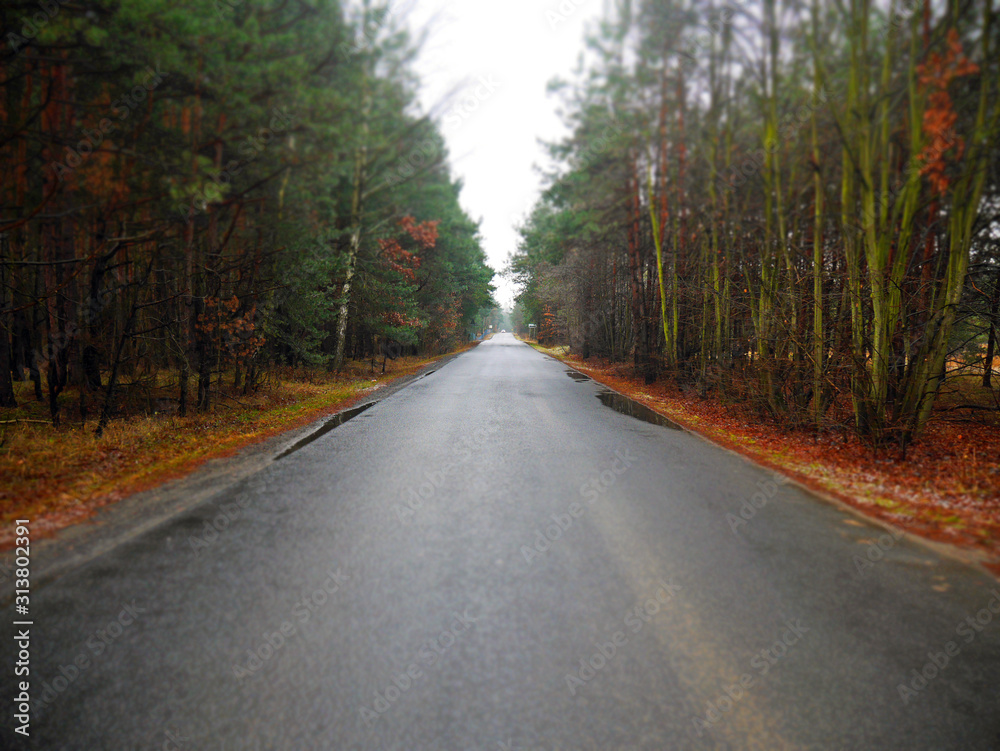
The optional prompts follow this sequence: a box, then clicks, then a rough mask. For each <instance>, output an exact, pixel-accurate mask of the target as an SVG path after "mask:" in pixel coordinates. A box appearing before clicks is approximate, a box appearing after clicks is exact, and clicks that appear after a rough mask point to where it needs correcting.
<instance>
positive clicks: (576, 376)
mask: <svg viewBox="0 0 1000 751" xmlns="http://www.w3.org/2000/svg"><path fill="white" fill-rule="evenodd" d="M566 375H568V376H569V377H570V378H572V379H573V380H574V381H576V382H577V383H583V382H584V381H589V380H590V376H585V375H584V374H583V373H581V372H580V371H579V370H567V371H566Z"/></svg>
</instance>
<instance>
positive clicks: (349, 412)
mask: <svg viewBox="0 0 1000 751" xmlns="http://www.w3.org/2000/svg"><path fill="white" fill-rule="evenodd" d="M428 375H429V374H428ZM376 404H378V402H369V403H368V404H362V405H361V406H360V407H354V408H352V409H345V410H344V411H343V412H338V413H337V414H335V415H334V416H333V417H331V418H330V419H329V420H327V421H326V422H325V423H323V426H322V427H320V428H317V429H316V430H314V431H313V432H312V433H310V434H309V435H307V436H306V437H305V438H303V439H302V440H300V441H296V442H295V443H293V444H292V445H291V446H289V447H288V448H287V449H285V450H284V451H282V452H281V453H280V454H278V455H277V456H276V457H274V460H275V461H278V459H284V458H285V457H286V456H288V455H289V454H291V453H292V452H294V451H298V450H299V449H300V448H303V447H304V446H308V445H309V444H310V443H312V442H313V441H315V440H316V439H317V438H321V437H322V436H325V435H326V434H327V433H329V432H330V431H331V430H333V429H334V428H339V427H340V426H341V425H343V424H344V423H345V422H347V421H348V420H350V419H352V418H354V417H357V416H358V415H360V414H361V413H362V412H364V411H365V410H366V409H369V408H370V407H374V406H375V405H376Z"/></svg>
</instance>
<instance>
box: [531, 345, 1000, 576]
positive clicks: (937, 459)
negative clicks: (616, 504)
mask: <svg viewBox="0 0 1000 751" xmlns="http://www.w3.org/2000/svg"><path fill="white" fill-rule="evenodd" d="M527 343H528V344H530V345H531V346H533V347H535V348H536V349H538V350H539V351H541V352H543V353H545V354H547V355H550V356H552V357H555V358H557V359H559V360H561V361H563V362H565V363H567V364H568V365H571V366H572V367H574V368H576V369H578V370H580V371H582V372H584V373H586V374H587V375H589V376H590V377H591V378H593V379H594V380H595V381H597V382H599V383H602V384H604V385H606V386H610V387H611V388H613V389H615V390H617V391H620V392H622V393H624V394H627V395H628V396H630V397H631V398H633V399H636V400H637V401H639V402H642V403H643V404H645V405H646V406H648V407H650V408H652V409H654V410H656V411H657V412H660V413H661V414H663V415H665V416H666V417H668V418H670V419H671V420H673V421H675V422H677V423H679V424H681V425H683V426H684V427H686V428H688V429H689V430H691V431H692V432H695V433H699V434H701V435H703V436H705V437H706V438H709V439H710V440H712V441H714V442H716V443H719V444H721V445H722V446H725V447H726V448H729V449H731V450H734V451H736V452H737V453H740V454H743V455H744V456H747V457H748V458H751V459H753V460H754V461H756V462H758V463H760V464H763V465H765V466H767V467H770V468H772V469H775V470H777V471H780V472H783V473H784V474H787V475H789V476H790V477H792V478H794V479H795V480H797V481H798V482H800V483H802V484H803V485H805V486H807V487H810V488H812V489H814V490H817V491H819V492H821V493H825V494H827V495H830V496H833V497H835V498H837V499H839V500H841V501H843V502H845V503H847V504H849V505H851V506H853V507H854V508H857V509H859V510H861V511H863V512H864V513H866V514H868V515H870V516H872V517H875V518H877V519H880V520H883V521H886V522H889V523H892V524H895V525H897V526H899V527H900V528H902V529H905V530H907V531H909V532H912V533H915V534H918V535H921V536H923V537H926V538H928V539H932V540H935V541H939V542H947V543H951V544H955V545H958V546H961V547H964V548H966V549H971V550H977V551H979V552H981V553H982V554H984V556H985V557H986V558H988V559H990V560H991V561H992V563H988V564H987V566H988V567H989V568H990V569H991V570H993V571H994V572H996V573H1000V416H998V415H997V414H996V413H995V412H987V411H971V412H968V411H966V412H961V411H958V412H956V410H955V407H956V406H957V405H968V404H976V405H982V406H983V407H989V406H990V405H991V404H993V406H995V402H994V401H993V400H994V399H995V398H996V397H995V395H993V394H991V393H990V392H989V391H988V390H987V389H983V388H982V385H981V383H980V382H979V379H978V377H973V376H970V377H967V378H964V377H963V378H958V379H955V381H954V382H953V383H952V384H951V387H950V388H949V390H948V392H947V393H945V394H943V395H942V397H941V399H940V400H939V404H938V405H937V408H936V410H935V415H934V417H933V418H932V420H931V421H930V423H929V424H928V425H927V428H926V429H925V431H924V433H923V434H922V435H921V437H920V439H919V440H918V441H917V442H916V443H914V444H912V445H911V446H910V447H909V448H908V450H907V454H906V458H905V459H904V458H903V457H902V455H901V454H900V452H899V450H898V449H896V448H887V449H882V450H879V451H875V450H873V449H872V447H871V446H870V445H868V444H866V443H865V442H864V441H862V440H860V439H859V438H858V437H857V436H856V435H854V434H853V433H852V432H851V431H850V430H847V429H838V430H825V431H822V432H817V431H815V430H813V429H811V428H799V429H796V428H789V427H788V426H786V425H780V424H778V423H777V422H774V421H772V420H769V419H767V418H762V417H761V415H759V414H756V413H753V412H752V411H751V410H750V409H749V408H747V407H745V406H741V405H738V404H733V403H732V402H729V403H723V402H722V401H721V400H716V399H712V398H710V397H709V398H701V397H699V396H698V395H697V394H695V393H693V392H691V391H684V390H681V389H680V388H678V387H676V386H675V385H673V384H672V383H669V382H667V381H665V380H660V381H657V382H656V383H655V384H653V385H646V384H644V383H643V382H642V380H641V379H638V378H635V377H634V376H633V375H632V373H631V367H630V366H629V364H627V363H610V362H606V361H601V360H598V359H596V358H591V359H590V360H588V361H586V362H585V361H582V360H580V359H578V358H576V357H574V356H572V355H570V354H568V353H567V352H566V350H565V348H548V347H542V346H540V345H538V344H536V343H534V342H527ZM959 414H961V415H962V416H961V417H959V416H958V415H959Z"/></svg>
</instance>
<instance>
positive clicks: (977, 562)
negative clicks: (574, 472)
mask: <svg viewBox="0 0 1000 751" xmlns="http://www.w3.org/2000/svg"><path fill="white" fill-rule="evenodd" d="M521 341H522V342H523V343H524V344H527V345H528V346H529V347H531V348H532V349H534V350H535V351H536V352H538V353H539V354H540V355H543V356H545V357H549V358H551V359H553V360H555V361H556V362H558V363H559V364H560V365H564V366H566V367H567V368H571V369H572V370H575V371H576V372H577V373H581V374H582V375H585V376H586V377H587V378H589V379H590V380H592V381H593V382H594V383H597V384H600V385H601V386H602V387H603V388H606V389H608V390H609V391H613V392H614V393H616V394H620V395H621V396H623V397H625V398H626V399H632V400H633V401H635V400H634V398H633V397H631V396H629V395H628V394H625V393H622V392H621V391H619V390H618V389H616V388H614V387H612V386H609V385H608V384H606V383H604V382H603V381H599V380H598V379H596V378H594V377H593V376H592V375H591V374H590V373H586V372H584V371H582V370H580V369H579V368H577V367H574V366H573V365H571V364H570V363H568V362H566V361H565V360H563V359H561V358H559V357H557V356H555V355H551V354H549V353H548V352H544V351H542V350H540V349H538V348H536V347H534V346H532V344H531V343H530V342H525V341H523V340H521ZM646 406H647V407H649V408H650V409H652V410H653V411H655V412H657V413H658V414H661V415H663V416H664V417H665V418H667V419H669V420H673V419H674V418H673V416H671V415H665V414H663V412H660V410H658V409H656V408H655V406H652V405H648V404H647V405H646ZM678 425H679V426H680V429H681V430H683V431H685V432H686V433H689V434H691V435H693V436H696V437H697V438H700V439H701V440H702V441H704V442H705V443H708V444H710V445H712V446H714V447H715V448H718V449H721V450H722V451H725V452H727V453H729V454H732V455H733V456H737V457H739V458H740V459H742V460H743V461H745V462H747V463H748V464H751V465H753V466H754V467H757V468H759V469H765V470H767V471H769V472H775V473H778V474H780V475H782V477H784V478H786V479H787V480H788V484H791V485H794V486H795V487H797V488H798V489H799V490H802V491H803V492H805V493H807V494H808V495H811V496H813V497H814V498H816V499H818V500H820V501H823V502H824V503H827V504H829V505H832V506H834V507H836V508H838V509H840V510H841V511H846V512H848V513H849V514H850V515H851V516H854V517H856V518H858V519H861V520H863V521H865V522H868V523H869V524H873V525H875V526H878V527H881V528H882V529H884V530H886V532H889V533H893V532H896V531H900V528H899V527H895V526H893V525H892V524H891V523H889V522H887V521H885V520H884V519H880V518H879V517H877V516H872V515H870V514H867V513H865V512H864V510H862V509H860V508H858V507H856V506H852V505H851V504H850V503H847V502H846V501H843V500H841V499H840V498H837V497H836V496H835V495H833V494H830V493H826V492H824V491H822V490H818V489H816V488H813V487H810V486H809V485H807V484H806V483H804V482H802V481H801V480H799V479H798V477H796V476H795V474H793V473H790V472H789V471H788V470H786V469H783V468H780V467H775V466H771V465H768V464H762V463H761V462H759V461H757V460H755V459H753V458H752V457H749V456H747V455H746V454H742V453H740V452H739V451H736V450H735V449H732V448H730V447H729V446H725V445H723V444H721V443H719V442H717V441H715V440H713V439H712V438H710V437H708V436H707V435H705V434H704V433H701V432H700V431H698V430H696V429H694V428H692V427H691V426H690V425H683V424H681V423H678ZM901 531H902V532H903V534H904V535H905V536H906V538H907V539H909V540H910V541H911V542H915V543H917V544H919V545H921V546H922V547H924V548H927V549H928V550H930V551H931V552H933V553H936V554H938V555H940V556H943V557H946V558H950V559H952V560H954V561H958V562H959V563H963V564H965V565H968V566H971V567H972V568H975V569H976V570H978V571H981V572H982V573H984V574H986V575H987V576H988V577H990V578H991V579H995V580H1000V573H997V572H995V571H993V570H992V569H991V568H990V567H989V564H991V563H992V562H993V561H992V560H991V559H990V557H989V556H987V555H986V554H985V553H983V552H981V551H977V550H970V549H967V548H963V547H960V546H958V545H954V544H952V543H946V542H938V541H937V540H929V539H927V538H926V537H922V536H920V535H916V534H914V533H912V532H908V531H906V530H901Z"/></svg>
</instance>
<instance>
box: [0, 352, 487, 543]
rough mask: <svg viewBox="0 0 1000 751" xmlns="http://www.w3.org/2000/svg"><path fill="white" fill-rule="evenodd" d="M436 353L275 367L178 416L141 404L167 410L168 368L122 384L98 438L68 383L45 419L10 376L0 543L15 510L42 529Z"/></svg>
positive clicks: (301, 419)
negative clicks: (14, 402)
mask: <svg viewBox="0 0 1000 751" xmlns="http://www.w3.org/2000/svg"><path fill="white" fill-rule="evenodd" d="M471 346H474V345H467V346H466V347H464V348H463V349H466V348H469V347H471ZM444 356H445V355H441V356H438V357H427V358H416V357H402V358H398V359H397V360H395V361H394V362H390V363H389V365H388V367H387V371H388V372H387V373H386V374H385V375H381V374H380V373H379V369H380V368H378V369H376V371H375V372H372V370H371V365H370V363H369V362H368V361H365V360H362V361H356V362H355V361H351V362H348V364H347V365H346V366H345V368H344V370H343V372H341V373H339V374H333V373H328V372H326V371H325V370H323V369H318V368H297V369H291V368H286V369H278V370H275V371H273V372H272V373H271V374H270V379H269V381H268V382H266V383H265V384H264V385H263V386H261V387H260V388H259V389H258V390H257V391H256V392H255V393H252V394H249V395H243V394H242V393H241V392H239V391H232V392H230V393H226V392H225V391H224V392H223V395H222V396H221V397H220V395H219V394H218V393H215V394H213V399H214V400H215V402H216V403H215V406H214V407H213V408H212V409H211V410H210V411H208V412H204V413H197V412H194V413H193V414H189V415H188V416H187V417H178V416H177V415H176V414H171V413H170V412H169V411H167V412H160V413H156V412H155V411H154V413H153V414H149V411H150V410H149V407H150V405H153V406H161V407H163V408H165V409H167V410H169V409H170V408H171V407H172V408H173V412H176V400H175V399H174V400H173V402H171V401H168V400H167V399H165V398H164V397H168V396H172V397H176V383H175V379H174V378H172V379H171V380H172V381H173V382H172V383H171V384H170V391H169V392H168V391H167V390H166V388H165V387H164V389H163V390H162V393H158V392H159V391H160V389H156V388H150V387H149V386H148V385H146V386H144V387H143V389H142V391H141V395H140V394H139V393H138V390H133V391H135V393H133V394H131V395H130V394H129V388H128V386H125V387H123V392H124V394H123V398H122V401H123V403H124V405H125V409H126V410H127V411H130V412H131V413H132V414H131V415H129V414H125V415H123V416H119V417H117V418H116V419H114V420H112V421H111V422H110V423H109V425H108V427H107V429H106V430H105V431H104V435H103V436H102V437H101V438H96V437H95V436H94V429H95V428H96V427H97V420H96V415H94V416H92V417H91V418H90V419H89V420H88V421H87V422H85V423H81V422H80V420H79V417H78V414H77V412H76V403H77V398H78V395H77V394H76V393H75V391H73V390H70V389H67V390H66V392H64V393H63V394H62V395H61V397H60V401H61V402H64V404H63V409H62V423H61V424H60V425H59V426H58V427H53V426H52V425H51V424H50V423H49V420H48V417H49V414H48V404H47V402H39V401H37V400H35V398H34V394H33V390H32V384H31V383H30V382H24V383H15V384H14V386H15V389H16V395H17V399H18V405H19V406H18V407H16V408H14V409H6V410H0V549H3V548H6V547H9V545H10V544H11V541H12V539H13V538H12V537H11V535H12V533H13V529H14V526H13V524H12V523H11V522H12V521H13V520H14V519H31V521H32V535H33V536H36V537H43V536H46V535H49V534H51V533H53V532H55V531H56V530H58V529H61V528H63V527H66V526H68V525H70V524H75V523H77V522H80V521H82V520H84V519H87V518H88V517H90V516H91V515H92V514H93V513H94V512H95V511H97V510H98V509H99V508H101V507H102V506H105V505H107V504H109V503H114V502H115V501H117V500H119V499H121V498H123V497H125V496H127V495H130V494H132V493H137V492H139V491H142V490H146V489H148V488H151V487H155V486H157V485H160V484H162V483H164V482H167V481H168V480H173V479H176V478H179V477H183V476H185V475H187V474H190V473H191V472H193V471H194V470H196V469H197V468H198V467H199V466H200V465H202V464H203V463H204V462H206V461H207V460H209V459H218V458H222V457H225V456H230V455H233V454H235V453H236V452H238V451H239V450H241V449H243V448H245V447H247V446H249V445H251V444H254V443H258V442H260V441H263V440H265V439H267V438H270V437H271V436H274V435H277V434H279V433H282V432H285V431H288V430H292V429H294V428H298V427H301V426H304V425H307V424H309V423H310V422H313V421H315V420H318V419H319V418H321V417H324V416H325V415H328V414H331V413H334V412H339V411H340V410H342V409H344V408H346V407H349V406H351V404H353V403H354V402H356V401H358V400H359V399H361V398H363V397H365V396H366V395H368V394H370V393H371V392H372V391H374V390H376V389H378V388H381V387H383V386H385V385H387V384H389V383H391V382H392V381H395V380H397V379H399V378H402V377H404V376H407V375H410V374H411V373H413V372H415V371H417V370H419V369H420V368H421V367H423V366H425V365H427V364H428V363H431V362H434V361H435V360H438V359H440V358H441V357H444ZM192 385H194V384H192ZM194 393H196V392H194ZM92 409H95V408H94V407H92ZM28 421H31V422H28ZM8 531H9V532H10V534H8Z"/></svg>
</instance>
